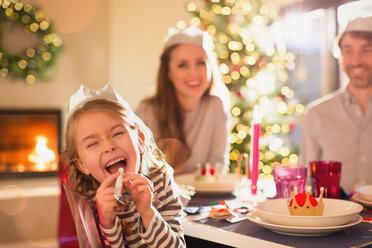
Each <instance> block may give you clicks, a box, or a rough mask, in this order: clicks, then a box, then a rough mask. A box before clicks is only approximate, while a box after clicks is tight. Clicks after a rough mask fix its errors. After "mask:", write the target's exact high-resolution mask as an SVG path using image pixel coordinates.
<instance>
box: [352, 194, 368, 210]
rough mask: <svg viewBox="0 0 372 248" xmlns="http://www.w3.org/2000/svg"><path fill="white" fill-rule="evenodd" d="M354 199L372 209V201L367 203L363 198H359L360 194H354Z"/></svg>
mask: <svg viewBox="0 0 372 248" xmlns="http://www.w3.org/2000/svg"><path fill="white" fill-rule="evenodd" d="M352 199H354V200H355V201H357V202H359V203H362V204H363V205H365V206H367V207H371V208H372V201H366V200H364V199H363V198H362V197H361V196H359V194H354V195H353V197H352Z"/></svg>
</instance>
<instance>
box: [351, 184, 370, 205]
mask: <svg viewBox="0 0 372 248" xmlns="http://www.w3.org/2000/svg"><path fill="white" fill-rule="evenodd" d="M355 193H357V194H358V195H359V198H361V199H362V200H364V201H368V202H371V203H372V184H370V185H363V186H360V187H357V188H356V189H355Z"/></svg>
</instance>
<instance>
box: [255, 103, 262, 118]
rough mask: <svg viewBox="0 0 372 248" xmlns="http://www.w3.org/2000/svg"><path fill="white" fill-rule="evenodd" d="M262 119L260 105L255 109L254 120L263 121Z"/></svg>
mask: <svg viewBox="0 0 372 248" xmlns="http://www.w3.org/2000/svg"><path fill="white" fill-rule="evenodd" d="M261 119H262V113H261V111H260V107H259V106H258V105H255V106H254V108H253V120H254V121H261Z"/></svg>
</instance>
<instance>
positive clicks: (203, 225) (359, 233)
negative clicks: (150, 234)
mask: <svg viewBox="0 0 372 248" xmlns="http://www.w3.org/2000/svg"><path fill="white" fill-rule="evenodd" d="M224 200H225V201H226V200H228V201H229V200H234V201H236V200H237V199H236V197H235V196H234V195H232V194H217V195H208V194H196V195H194V196H193V198H192V199H191V200H190V202H189V203H188V205H187V207H186V208H185V210H187V209H188V210H190V209H196V210H200V209H203V208H205V207H207V206H213V205H218V204H219V203H220V202H222V201H224ZM371 210H372V208H368V207H364V208H363V211H362V212H361V213H360V215H361V216H362V217H363V221H362V222H361V223H359V224H357V225H354V226H351V227H350V228H345V229H343V230H341V231H337V232H334V233H331V234H327V235H315V236H303V235H300V236H298V235H296V236H295V235H286V234H281V233H277V232H274V231H272V230H269V229H267V228H264V227H262V226H260V225H257V224H256V223H254V222H252V221H250V220H248V219H244V220H242V221H239V222H236V223H230V222H228V221H227V220H225V219H212V218H209V217H205V215H203V214H200V213H198V211H196V214H193V213H190V211H188V212H189V213H188V214H186V213H185V216H184V218H183V221H182V225H183V228H184V234H185V237H186V241H187V240H188V239H192V240H193V245H191V246H190V245H188V247H206V246H205V244H208V242H210V244H216V245H217V244H218V245H220V246H219V247H260V248H261V247H270V248H272V247H304V248H307V247H308V248H320V247H327V248H333V247H335V248H341V247H358V248H362V247H370V248H371V247H372V221H371V219H372V218H371V217H372V211H371ZM198 240H199V241H200V242H204V243H202V244H204V245H203V246H198V245H197V242H198ZM208 247H215V246H213V245H210V246H208Z"/></svg>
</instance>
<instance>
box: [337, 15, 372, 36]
mask: <svg viewBox="0 0 372 248" xmlns="http://www.w3.org/2000/svg"><path fill="white" fill-rule="evenodd" d="M346 32H372V16H368V17H358V18H355V19H353V20H351V21H349V23H348V24H347V26H346V28H345V31H344V33H346Z"/></svg>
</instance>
